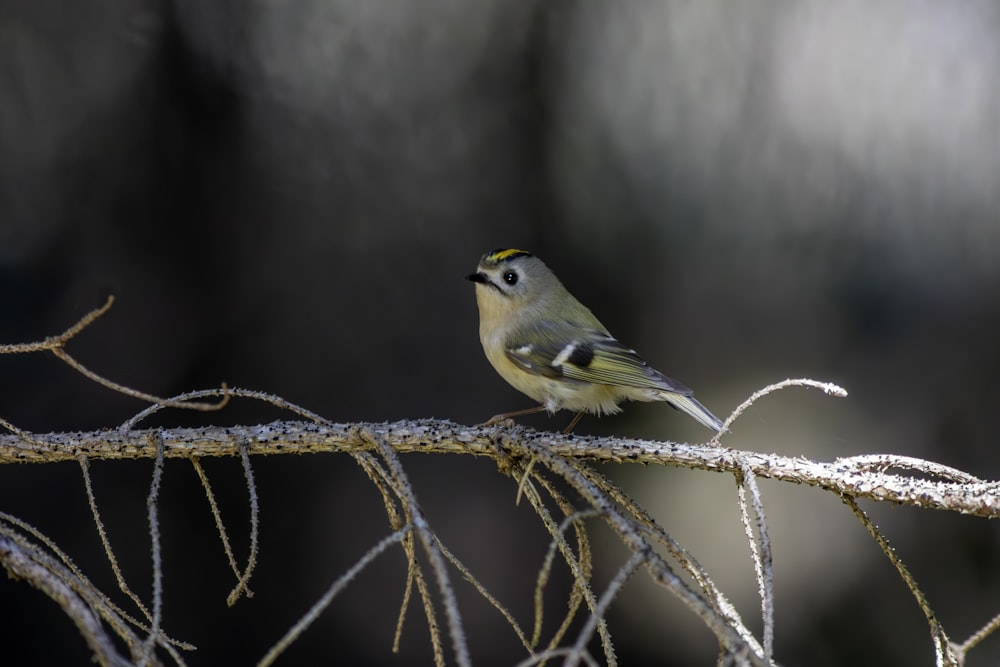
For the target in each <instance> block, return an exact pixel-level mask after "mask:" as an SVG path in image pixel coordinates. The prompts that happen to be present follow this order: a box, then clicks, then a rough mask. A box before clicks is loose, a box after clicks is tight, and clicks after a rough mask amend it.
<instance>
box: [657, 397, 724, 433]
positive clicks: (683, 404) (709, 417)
mask: <svg viewBox="0 0 1000 667" xmlns="http://www.w3.org/2000/svg"><path fill="white" fill-rule="evenodd" d="M661 396H663V400H665V401H667V402H668V403H670V405H672V406H674V407H675V408H677V409H678V410H680V411H681V412H684V413H686V414H687V415H689V416H690V417H692V418H693V419H694V420H695V421H697V422H698V423H699V424H703V425H704V426H707V427H708V428H710V429H712V430H713V431H716V432H718V431H721V430H722V420H720V419H719V418H718V417H716V416H715V415H713V414H712V413H711V412H709V411H708V408H706V407H705V406H704V405H702V404H701V403H699V402H698V401H696V400H695V398H694V396H685V395H684V394H677V393H675V392H672V391H664V392H662V393H661Z"/></svg>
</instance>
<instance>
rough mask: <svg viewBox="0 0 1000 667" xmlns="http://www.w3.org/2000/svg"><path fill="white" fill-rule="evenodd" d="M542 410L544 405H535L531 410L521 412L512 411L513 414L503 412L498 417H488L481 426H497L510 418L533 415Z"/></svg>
mask: <svg viewBox="0 0 1000 667" xmlns="http://www.w3.org/2000/svg"><path fill="white" fill-rule="evenodd" d="M543 410H545V406H544V405H536V406H535V407H533V408H525V409H523V410H514V411H513V412H503V413H501V414H499V415H493V416H492V417H490V418H489V419H487V420H486V423H485V424H483V426H494V425H496V424H499V423H500V422H502V421H504V420H505V419H510V418H511V417H520V416H522V415H533V414H535V413H538V412H542V411H543Z"/></svg>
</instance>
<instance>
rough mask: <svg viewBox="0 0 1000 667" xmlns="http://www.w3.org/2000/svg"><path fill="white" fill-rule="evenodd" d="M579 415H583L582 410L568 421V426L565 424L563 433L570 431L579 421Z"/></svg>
mask: <svg viewBox="0 0 1000 667" xmlns="http://www.w3.org/2000/svg"><path fill="white" fill-rule="evenodd" d="M581 417H583V413H582V412H577V413H576V416H575V417H573V421H571V422H570V423H569V426H567V427H566V428H564V429H563V435H567V434H569V432H570V431H572V430H573V428H574V427H575V426H576V425H577V424H578V423H579V422H580V418H581Z"/></svg>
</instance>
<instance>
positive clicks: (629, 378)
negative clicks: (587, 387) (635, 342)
mask: <svg viewBox="0 0 1000 667" xmlns="http://www.w3.org/2000/svg"><path fill="white" fill-rule="evenodd" d="M527 340H531V341H533V342H531V343H528V342H525V341H527ZM506 348H507V356H508V357H509V358H510V360H511V361H513V362H514V363H515V364H517V365H518V366H519V367H520V368H521V369H522V370H525V371H527V372H529V373H534V374H536V375H543V376H546V377H559V376H562V377H565V378H567V379H570V380H576V381H578V382H589V383H591V384H605V385H612V386H618V387H636V388H639V389H657V390H660V391H670V392H674V393H677V394H683V395H685V396H690V395H691V394H692V393H693V392H692V391H691V390H690V389H688V388H687V387H685V386H684V385H682V384H681V383H680V382H677V381H676V380H674V379H672V378H668V377H667V376H666V375H663V374H662V373H660V372H659V371H657V370H656V369H654V368H651V367H650V366H649V364H647V363H646V362H645V361H644V360H643V359H642V357H640V356H639V355H638V354H636V352H635V350H633V349H631V348H629V347H627V346H626V345H623V344H622V343H620V342H619V341H618V340H617V339H615V338H613V337H612V336H610V335H609V334H608V333H606V332H604V331H598V330H593V329H589V330H588V329H582V328H581V327H579V326H578V325H574V324H572V323H568V322H558V323H545V324H543V325H539V326H537V327H535V328H534V329H533V330H532V331H531V332H530V335H526V334H525V333H524V332H522V335H515V336H513V337H512V338H511V339H510V340H509V341H508V344H507V345H506Z"/></svg>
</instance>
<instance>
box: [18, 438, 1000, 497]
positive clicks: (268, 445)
mask: <svg viewBox="0 0 1000 667" xmlns="http://www.w3.org/2000/svg"><path fill="white" fill-rule="evenodd" d="M365 434H368V435H367V436H366V435H365ZM372 435H374V436H376V438H378V439H381V440H383V441H384V442H386V443H387V444H388V445H389V446H391V447H392V448H393V449H394V450H395V451H396V452H398V453H401V454H402V453H414V452H422V453H427V454H431V453H435V454H472V455H474V456H489V457H491V458H494V459H497V460H500V458H501V457H515V458H522V457H523V458H530V457H531V449H532V447H537V446H539V445H544V446H545V447H546V448H547V449H548V450H550V451H551V452H552V453H554V454H557V455H560V456H565V457H570V458H574V459H578V460H591V461H614V462H619V463H644V464H660V465H671V466H678V467H684V468H693V469H700V470H711V471H715V472H728V473H733V474H739V473H741V472H748V471H749V472H752V473H753V474H754V475H756V476H758V477H766V478H770V479H775V480H781V481H786V482H794V483H796V484H804V485H808V486H815V487H818V488H823V489H827V490H830V491H834V492H836V493H840V494H844V495H849V496H853V497H855V498H867V499H870V500H877V501H887V502H893V503H898V504H900V505H912V506H915V507H923V508H928V509H940V510H950V511H956V512H961V513H963V514H971V515H975V516H982V517H997V516H1000V482H995V481H994V482H987V481H982V480H979V479H977V478H976V477H974V476H972V475H969V474H966V473H962V472H961V471H957V470H953V469H951V468H947V467H945V466H942V465H940V464H937V463H934V462H931V461H921V460H918V459H909V458H908V459H896V458H894V457H890V456H880V457H872V456H866V457H859V458H856V459H837V460H835V461H832V462H823V461H813V460H810V459H806V458H803V457H789V456H780V455H777V454H761V453H757V452H750V451H743V450H738V449H733V448H730V447H724V446H722V445H719V444H717V443H709V444H704V445H696V444H686V443H675V442H655V441H649V440H632V439H621V438H596V437H589V436H574V435H568V436H564V435H559V434H555V433H546V432H540V431H534V430H531V429H526V428H523V427H505V426H503V425H500V426H488V427H486V426H464V425H461V424H456V423H453V422H450V421H446V420H429V419H428V420H402V421H397V422H389V423H378V424H369V423H357V424H316V423H312V422H305V421H277V422H272V423H270V424H260V425H251V426H227V427H222V426H208V427H204V428H176V429H143V430H104V431H92V432H77V433H47V434H31V435H30V436H29V437H24V436H23V435H4V436H0V464H3V463H51V462H56V461H68V460H76V459H78V458H79V457H81V456H82V457H86V458H88V459H91V460H95V459H142V458H153V457H155V456H156V448H155V447H153V446H152V445H151V444H150V443H152V442H156V441H157V440H159V441H161V442H162V443H163V453H164V456H165V457H167V458H178V457H180V458H188V457H203V456H240V447H246V449H247V452H248V453H249V454H258V455H259V454H269V455H275V454H307V453H321V452H322V453H334V452H341V453H347V452H359V451H370V450H372V449H373V445H372V439H371V436H372ZM892 469H900V472H890V470H892ZM903 469H905V471H906V472H903ZM912 473H917V474H919V476H914V475H913V474H912ZM928 477H929V478H928Z"/></svg>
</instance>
